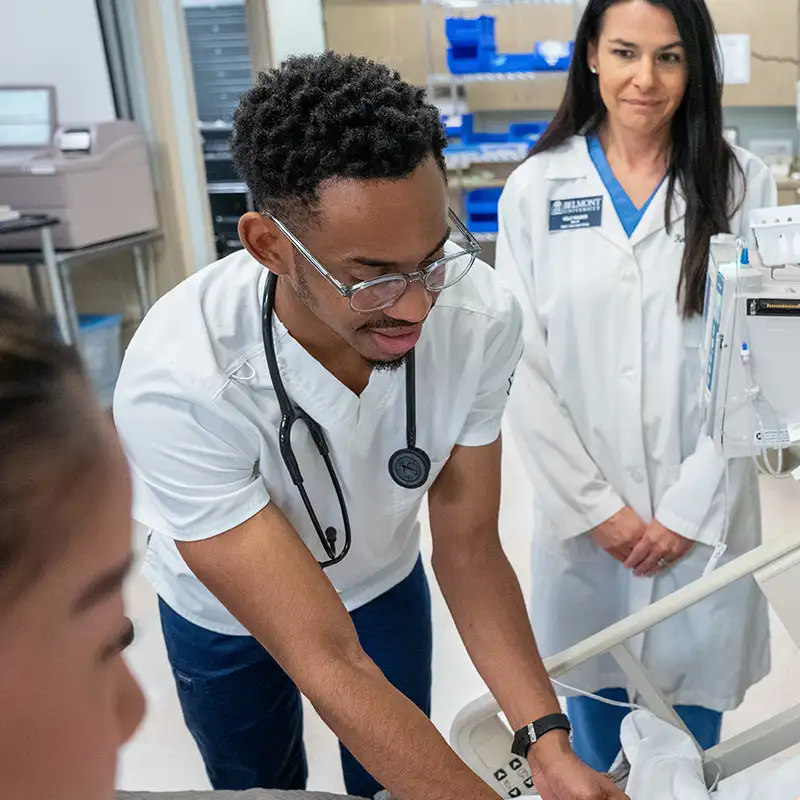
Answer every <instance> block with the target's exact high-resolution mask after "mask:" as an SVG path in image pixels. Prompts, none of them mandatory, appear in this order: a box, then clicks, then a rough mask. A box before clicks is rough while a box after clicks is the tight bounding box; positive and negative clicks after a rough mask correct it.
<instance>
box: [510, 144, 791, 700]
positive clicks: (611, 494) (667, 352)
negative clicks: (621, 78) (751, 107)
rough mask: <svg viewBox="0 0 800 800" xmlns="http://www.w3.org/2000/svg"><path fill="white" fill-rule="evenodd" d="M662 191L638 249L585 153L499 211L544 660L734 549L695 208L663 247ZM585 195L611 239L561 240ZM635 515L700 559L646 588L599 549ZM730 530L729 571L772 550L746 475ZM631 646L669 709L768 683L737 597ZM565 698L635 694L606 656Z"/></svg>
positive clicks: (745, 209)
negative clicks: (617, 691) (694, 261)
mask: <svg viewBox="0 0 800 800" xmlns="http://www.w3.org/2000/svg"><path fill="white" fill-rule="evenodd" d="M736 154H737V157H738V159H739V162H740V163H741V165H742V168H743V170H744V173H745V176H746V181H747V189H746V193H745V198H744V204H743V206H742V208H741V210H740V212H739V213H738V214H737V215H736V218H735V219H734V221H733V225H732V229H733V230H734V231H739V232H742V233H743V234H746V232H747V222H746V221H747V219H748V217H749V210H750V209H752V208H758V207H764V206H770V205H775V204H776V203H777V197H776V187H775V182H774V180H773V179H772V176H771V174H770V173H769V171H768V169H767V168H766V167H765V165H764V164H763V163H762V162H761V161H759V160H758V159H756V158H755V157H754V156H752V155H751V154H749V153H747V152H745V151H743V150H741V149H737V150H736ZM666 193H667V186H666V182H665V183H664V184H663V185H662V186H661V188H660V189H659V190H658V192H657V194H656V196H655V197H654V198H653V201H652V203H651V205H650V207H649V208H648V210H647V212H646V213H645V215H644V217H643V219H642V220H641V222H640V223H639V225H638V227H637V228H636V230H635V231H634V233H633V236H632V237H631V238H630V239H629V238H628V236H627V235H626V234H625V232H624V230H623V228H622V225H621V223H620V221H619V219H618V217H617V214H616V211H615V209H614V206H613V204H612V202H611V198H610V196H609V194H608V192H607V191H606V189H605V186H604V185H603V182H602V180H601V178H600V176H599V175H598V173H597V170H596V169H595V167H594V165H593V163H592V161H591V159H590V157H589V154H588V149H587V145H586V141H585V139H584V138H583V137H574V138H573V139H572V140H570V141H569V142H568V143H566V144H565V145H564V146H562V147H561V148H559V149H557V150H554V151H551V152H549V153H544V154H541V155H537V156H535V157H534V158H532V159H529V160H528V161H527V162H525V163H524V164H522V165H521V166H520V167H519V168H517V170H515V172H514V173H513V175H512V176H511V178H510V179H509V181H508V184H507V186H506V189H505V191H504V194H503V197H502V200H501V203H500V237H499V241H498V248H497V262H496V265H497V269H498V271H499V272H500V274H501V275H502V276H503V277H505V278H506V279H507V280H508V281H509V282H510V284H511V286H512V288H513V290H514V291H515V293H516V295H517V297H518V299H519V300H520V301H521V303H522V306H523V312H524V315H525V328H524V340H525V353H524V355H523V359H522V362H521V363H520V365H519V368H518V370H517V374H516V377H515V381H514V389H513V391H512V397H511V401H510V405H509V416H510V419H511V422H512V425H513V427H514V434H515V438H516V441H517V443H518V446H519V449H520V452H521V455H522V459H523V461H524V463H525V465H526V469H527V472H528V474H529V477H530V479H531V481H532V483H533V489H534V498H535V499H534V505H535V520H536V522H535V532H534V548H533V595H532V598H531V616H532V621H533V628H534V632H535V634H536V636H537V640H538V642H539V646H540V649H541V651H542V653H543V654H544V655H551V654H553V653H556V652H559V651H561V650H562V649H564V648H566V647H568V646H571V645H573V644H575V643H576V642H578V641H580V640H582V639H584V638H585V637H587V636H590V635H591V634H593V633H595V632H597V631H599V630H601V629H603V628H605V627H606V626H608V625H610V624H612V623H614V622H616V621H617V620H619V619H621V618H623V617H625V616H627V615H628V614H631V613H633V612H635V611H638V610H640V609H642V608H643V607H645V606H647V605H648V604H650V603H651V602H654V601H655V600H658V599H660V598H662V597H664V596H665V595H668V594H670V593H671V592H672V591H674V590H675V589H677V588H679V587H681V586H684V585H686V584H687V583H689V582H691V581H693V580H695V579H696V578H698V577H699V576H700V575H701V573H702V571H703V568H704V567H705V565H706V563H707V562H708V560H709V558H710V556H711V553H712V549H713V545H714V543H716V542H717V541H718V540H719V538H720V536H721V533H722V529H723V525H724V520H725V498H726V492H725V480H724V468H723V464H724V462H723V461H722V459H721V458H720V457H719V456H718V455H717V454H716V453H715V451H714V449H713V447H712V444H711V441H710V440H709V439H708V438H704V437H702V436H701V435H700V413H699V408H698V401H699V396H700V395H699V387H700V380H701V364H700V356H699V348H700V345H701V338H702V335H703V328H702V319H701V318H699V317H696V318H693V319H690V320H688V321H684V319H683V318H682V316H681V314H680V311H679V308H678V306H677V303H676V289H677V285H678V277H679V270H680V263H681V258H682V253H683V247H684V245H683V238H684V215H685V202H684V201H683V200H682V198H680V197H676V206H675V212H674V213H673V225H672V229H671V231H670V232H667V230H666V228H665V224H664V210H665V202H666ZM741 195H742V187H739V196H740V197H741ZM590 197H602V198H603V207H602V215H601V220H602V221H601V224H600V225H599V227H590V228H584V229H577V230H568V231H567V230H558V231H555V232H550V230H549V228H550V225H549V219H550V216H549V215H550V211H551V206H550V201H554V200H569V199H576V198H590ZM625 505H629V506H631V507H632V508H633V509H634V510H635V511H636V512H637V513H638V514H639V516H640V517H641V518H642V519H643V520H644V521H645V522H650V521H651V520H652V518H653V516H654V515H655V516H656V518H657V519H658V520H659V521H660V522H661V523H663V524H664V525H666V526H667V527H668V528H670V529H672V530H674V531H676V532H678V533H680V534H682V535H683V536H686V537H688V538H690V539H693V540H695V541H697V542H698V545H697V546H696V547H695V548H694V549H693V550H692V551H691V552H690V553H689V554H688V555H687V556H686V557H685V558H684V559H683V560H682V561H681V562H680V563H678V564H677V565H676V566H674V567H673V568H671V569H670V570H668V571H667V572H665V573H663V574H661V575H659V576H657V577H656V578H654V579H652V578H636V577H635V576H634V575H633V573H632V572H630V571H628V570H625V569H624V568H623V566H622V565H621V564H619V563H618V562H617V561H615V560H614V559H613V558H611V556H609V555H608V554H607V553H606V552H605V551H603V550H602V549H600V548H599V547H597V546H596V545H595V543H594V541H593V540H592V539H591V537H590V535H589V532H590V531H591V530H592V529H593V528H594V527H595V526H597V525H599V524H600V523H601V522H604V521H605V520H607V519H608V518H609V517H611V516H612V515H613V514H614V513H616V512H617V511H619V510H620V509H621V508H622V507H623V506H625ZM728 530H729V536H728V551H727V554H726V556H725V558H724V559H723V562H722V563H724V562H725V561H727V560H729V559H731V558H734V557H736V556H737V555H739V554H741V553H742V552H745V551H747V550H749V549H751V548H753V547H754V546H756V545H757V544H759V543H760V540H761V531H760V508H759V500H758V485H757V476H756V474H755V471H754V468H753V465H752V463H750V461H749V460H745V461H737V462H733V463H732V464H731V466H730V470H729V493H728ZM632 644H633V647H632V649H633V652H634V654H635V655H637V656H638V657H640V658H641V659H642V661H643V663H644V664H645V666H646V667H647V668H648V669H649V670H650V672H651V674H652V675H653V676H654V678H655V679H656V682H657V684H658V685H659V687H660V689H661V690H662V691H664V692H665V694H666V696H667V698H668V699H669V700H671V701H672V702H673V703H675V704H691V705H701V706H705V707H707V708H712V709H716V710H719V711H724V710H727V709H731V708H734V707H736V706H737V705H738V704H739V703H740V702H741V701H742V699H743V696H744V693H745V691H746V690H747V688H748V687H749V686H750V685H751V684H753V683H754V682H756V681H758V680H760V679H761V678H762V677H763V676H764V675H766V673H767V672H768V670H769V649H768V618H767V606H766V603H765V601H764V599H763V598H762V596H761V594H760V592H759V591H758V589H757V588H756V585H755V583H754V582H753V581H752V579H751V580H747V581H743V582H740V583H739V584H737V585H735V586H732V587H730V588H729V589H727V590H726V591H723V592H719V593H718V594H716V595H714V596H713V597H712V598H710V599H708V600H706V601H704V602H703V603H701V604H699V605H697V606H695V607H694V608H692V609H689V610H688V611H686V612H684V613H683V614H681V615H680V616H678V617H676V618H673V619H672V620H668V621H667V622H664V623H662V624H661V625H659V626H658V627H657V628H654V629H653V630H652V631H649V632H647V633H646V634H644V635H643V636H641V637H639V638H638V640H636V641H634V642H633V643H632ZM564 682H565V683H568V684H570V685H572V686H576V687H577V688H579V689H583V690H588V691H596V690H598V689H602V688H608V687H618V686H626V680H625V678H624V675H623V673H622V672H621V670H620V669H619V668H618V667H617V665H616V662H614V661H613V659H612V658H611V656H609V655H604V656H602V657H600V658H597V659H594V660H593V661H591V662H589V663H587V664H585V665H583V666H582V667H580V668H579V669H577V670H575V671H573V672H572V673H570V674H569V675H567V676H565V677H564ZM566 693H567V694H569V692H566Z"/></svg>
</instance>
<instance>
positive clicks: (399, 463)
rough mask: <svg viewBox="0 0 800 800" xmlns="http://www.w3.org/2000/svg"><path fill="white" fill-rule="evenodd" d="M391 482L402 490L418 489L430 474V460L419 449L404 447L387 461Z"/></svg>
mask: <svg viewBox="0 0 800 800" xmlns="http://www.w3.org/2000/svg"><path fill="white" fill-rule="evenodd" d="M389 474H390V475H391V476H392V480H393V481H394V482H395V483H396V484H397V485H398V486H402V487H403V488H404V489H420V488H421V487H423V486H424V485H425V484H426V483H427V481H428V478H429V477H430V474H431V460H430V458H428V454H427V453H426V452H425V451H424V450H420V449H419V447H404V448H403V449H402V450H398V451H397V452H396V453H394V454H393V455H392V457H391V458H390V459H389Z"/></svg>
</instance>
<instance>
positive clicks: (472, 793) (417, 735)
mask: <svg viewBox="0 0 800 800" xmlns="http://www.w3.org/2000/svg"><path fill="white" fill-rule="evenodd" d="M299 685H300V689H301V691H303V692H304V693H305V694H306V696H307V697H308V698H309V700H310V701H311V703H312V704H313V705H314V707H315V708H316V710H317V712H318V713H319V715H320V716H321V717H322V719H323V720H324V721H325V723H326V724H327V725H328V726H329V727H330V728H331V730H332V731H333V732H334V733H335V734H336V735H337V736H338V737H339V739H340V740H341V741H342V742H343V743H344V745H345V746H346V747H347V749H348V750H350V752H351V753H353V755H354V756H355V757H356V758H357V759H358V761H359V762H360V763H361V764H362V765H363V766H364V768H365V769H366V770H367V771H368V772H369V773H370V774H371V775H372V776H373V777H375V779H376V780H378V781H379V782H380V783H381V785H383V786H385V787H386V788H387V789H388V790H389V791H390V792H391V793H392V794H393V795H395V796H396V797H398V798H402V800H430V798H437V800H497V795H496V794H495V793H494V792H493V791H492V790H491V789H490V788H489V787H488V786H487V785H486V784H485V783H484V782H483V781H482V780H480V778H478V777H477V776H476V775H475V773H473V772H472V770H471V769H470V768H469V767H467V766H466V764H464V762H463V761H461V759H460V758H459V757H458V756H457V755H456V754H455V752H454V751H453V750H452V749H451V748H450V747H449V746H448V745H447V743H446V742H445V740H444V739H443V738H442V737H441V736H440V734H439V733H438V731H437V730H436V728H435V727H434V726H433V724H432V723H431V722H430V721H429V720H428V719H427V718H426V716H425V715H424V714H423V713H422V712H421V711H420V710H419V709H418V708H417V707H416V706H415V705H414V704H413V703H412V702H411V701H410V700H408V699H407V698H406V697H405V696H404V695H403V694H401V693H400V692H398V691H397V690H396V689H395V688H394V687H393V686H392V685H391V684H390V683H389V682H388V681H387V680H386V678H385V677H384V676H383V674H382V673H381V672H380V670H379V669H378V668H377V667H376V666H375V664H374V663H373V662H372V661H370V660H369V659H368V658H366V657H364V658H363V660H361V661H359V662H358V663H353V662H351V661H349V660H347V659H344V658H334V659H332V660H331V661H330V662H329V663H328V664H327V665H321V669H320V670H318V671H317V674H316V676H315V677H314V678H312V679H311V681H310V684H309V685H307V686H304V685H301V684H299Z"/></svg>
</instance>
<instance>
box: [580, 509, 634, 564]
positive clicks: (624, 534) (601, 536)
mask: <svg viewBox="0 0 800 800" xmlns="http://www.w3.org/2000/svg"><path fill="white" fill-rule="evenodd" d="M646 530H647V525H645V524H644V522H642V520H641V519H640V517H639V515H638V514H637V513H636V512H635V511H634V510H633V509H632V508H630V507H629V506H625V508H623V509H622V510H621V511H618V512H617V513H616V514H614V516H613V517H611V518H610V519H607V520H606V521H605V522H604V523H602V525H598V526H597V527H596V528H595V529H594V530H593V531H592V534H591V535H592V539H594V541H595V543H596V544H597V545H598V546H599V547H602V548H603V550H605V551H606V552H607V553H608V554H609V555H610V556H611V557H612V558H615V559H616V560H617V561H619V562H620V563H621V564H626V561H627V560H628V558H629V557H630V556H631V554H632V553H633V552H634V549H635V548H636V545H638V544H639V542H640V541H641V539H642V537H643V536H644V534H645V531H646ZM626 566H627V564H626Z"/></svg>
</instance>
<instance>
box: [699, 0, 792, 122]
mask: <svg viewBox="0 0 800 800" xmlns="http://www.w3.org/2000/svg"><path fill="white" fill-rule="evenodd" d="M707 2H708V6H709V8H710V9H711V13H712V15H713V16H714V23H715V24H716V26H717V30H718V32H719V33H749V34H750V46H751V48H752V51H753V52H754V53H760V54H762V55H765V56H771V57H775V56H777V57H782V58H792V59H797V58H798V55H800V47H799V46H798V40H800V4H799V3H798V1H797V0H753V1H752V2H743V1H742V0H707ZM798 75H799V73H798V68H797V66H796V65H795V64H787V63H775V62H764V61H761V60H759V59H755V58H752V59H751V76H750V83H748V84H742V85H737V86H726V87H725V95H724V103H725V105H726V106H751V107H752V106H791V107H793V106H794V105H795V103H796V92H797V89H796V86H797V79H798Z"/></svg>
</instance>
